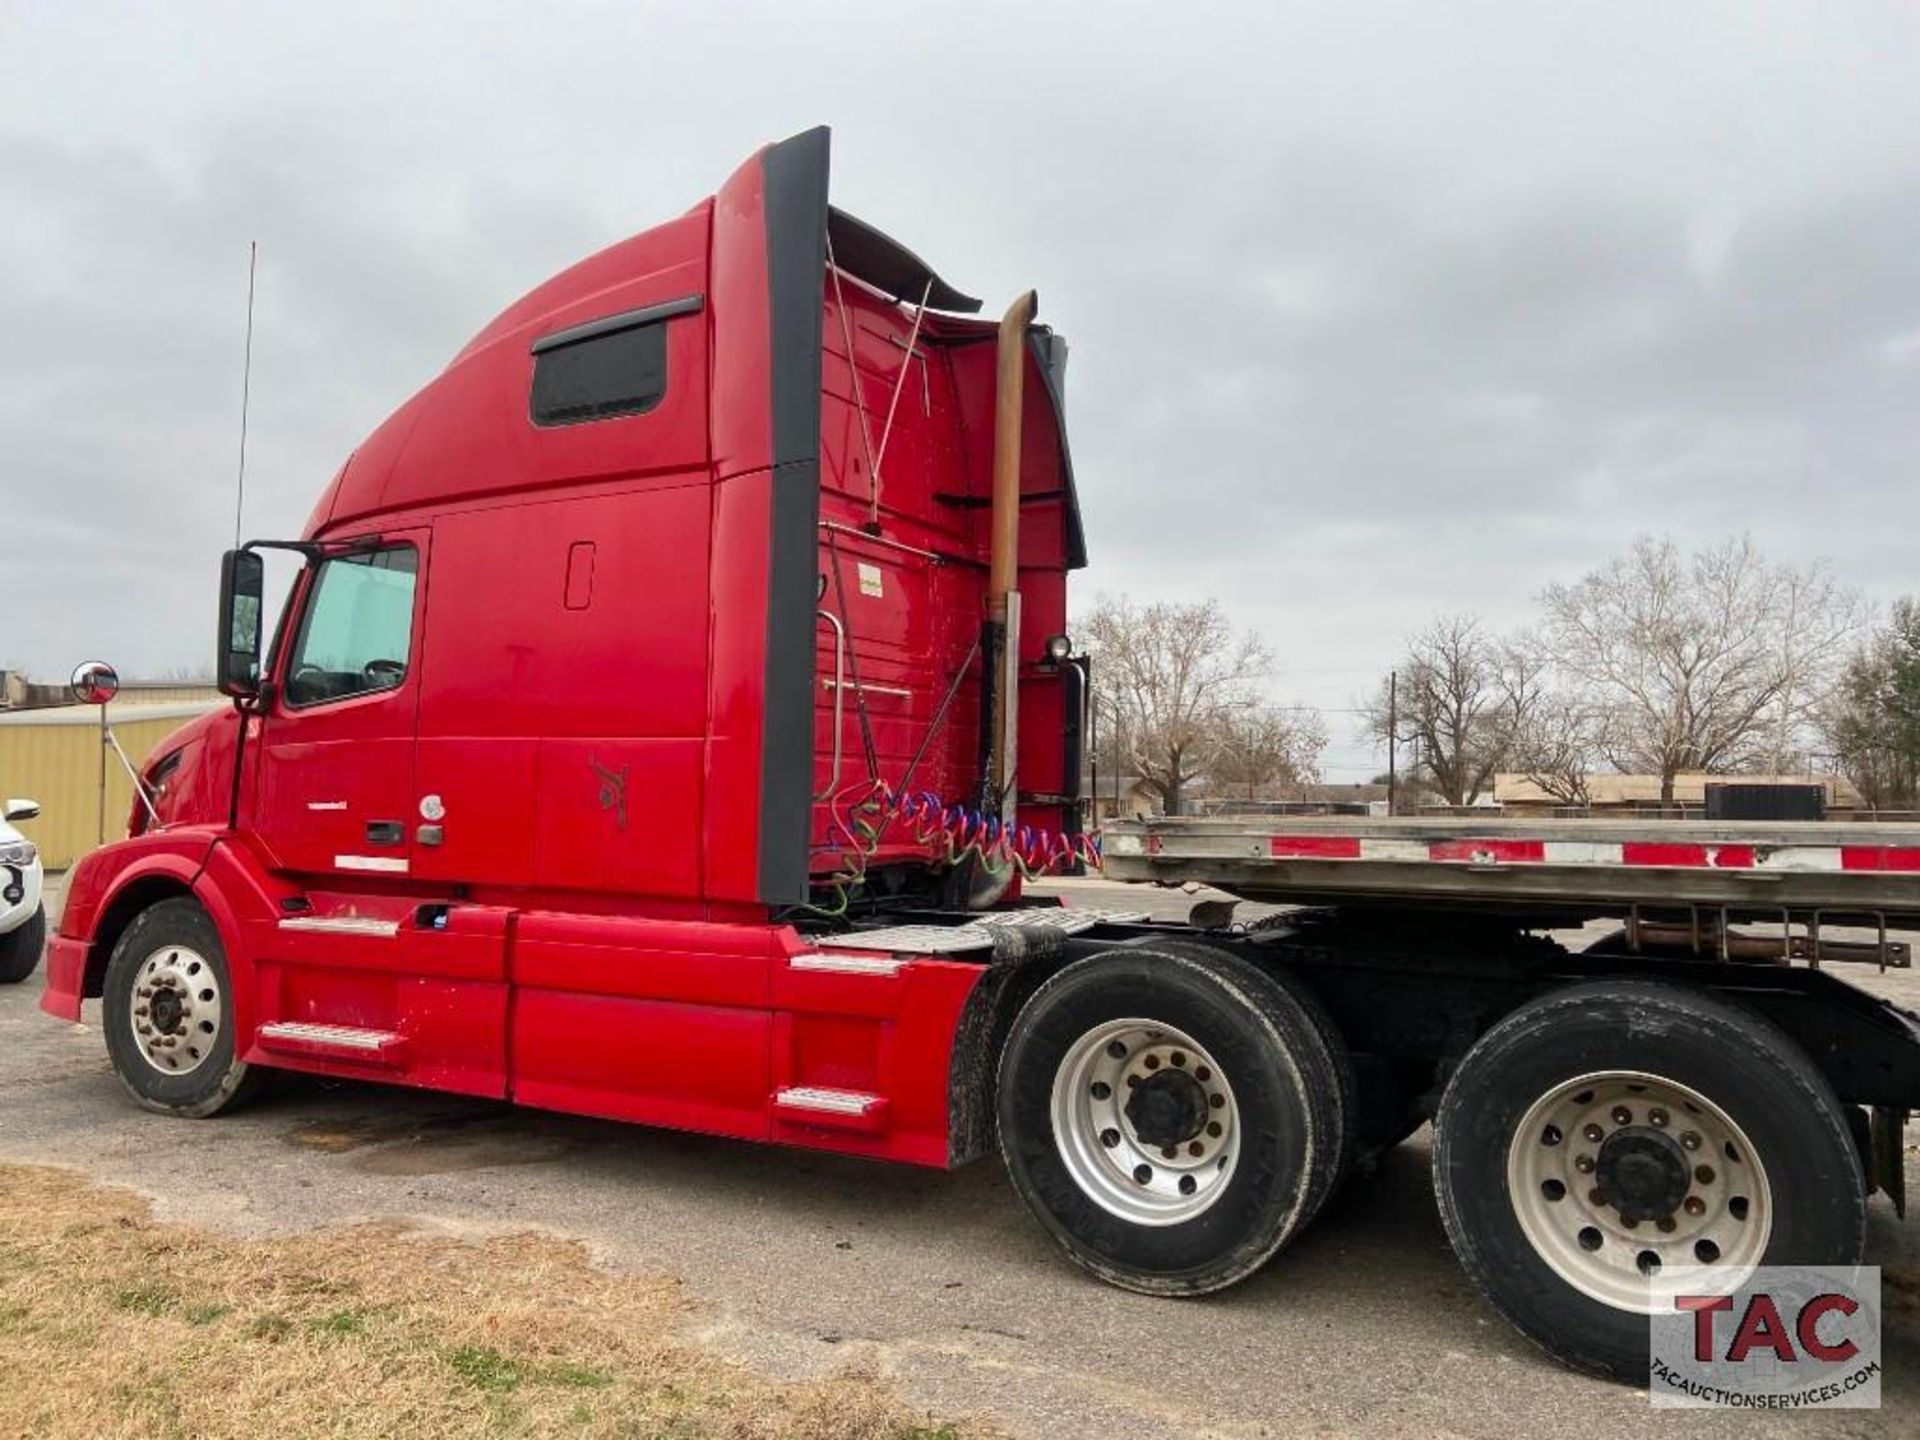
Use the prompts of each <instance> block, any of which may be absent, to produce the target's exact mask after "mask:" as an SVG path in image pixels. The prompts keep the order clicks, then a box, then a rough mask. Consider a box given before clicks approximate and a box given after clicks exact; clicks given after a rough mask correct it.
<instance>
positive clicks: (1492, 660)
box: [1366, 615, 1543, 805]
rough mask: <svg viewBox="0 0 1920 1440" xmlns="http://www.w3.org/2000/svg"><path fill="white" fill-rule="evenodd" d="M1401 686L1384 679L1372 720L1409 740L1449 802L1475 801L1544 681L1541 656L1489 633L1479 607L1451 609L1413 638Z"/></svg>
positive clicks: (1423, 772)
mask: <svg viewBox="0 0 1920 1440" xmlns="http://www.w3.org/2000/svg"><path fill="white" fill-rule="evenodd" d="M1397 673H1398V676H1399V682H1398V686H1397V694H1395V695H1393V696H1392V697H1391V698H1390V696H1389V684H1388V682H1386V681H1382V682H1381V685H1380V690H1379V693H1378V694H1377V695H1376V696H1375V697H1374V698H1373V700H1372V701H1370V702H1369V703H1368V704H1367V706H1366V715H1367V724H1368V728H1369V729H1370V730H1371V731H1372V733H1373V734H1374V736H1375V737H1376V738H1377V739H1378V740H1379V741H1380V742H1381V743H1382V744H1384V743H1386V741H1387V739H1388V737H1389V735H1392V736H1393V738H1394V739H1395V740H1397V741H1398V742H1399V743H1401V744H1405V745H1410V746H1411V747H1412V753H1413V757H1414V763H1413V771H1414V774H1415V775H1416V776H1421V777H1424V778H1425V779H1426V781H1427V782H1428V783H1429V784H1430V785H1431V786H1432V788H1433V789H1434V790H1435V791H1437V792H1438V793H1439V795H1440V796H1441V798H1442V799H1443V800H1445V801H1446V803H1447V804H1449V805H1471V804H1472V803H1473V802H1474V801H1475V800H1477V799H1478V798H1479V797H1480V795H1481V793H1482V792H1483V791H1485V790H1486V788H1487V786H1488V785H1489V784H1491V783H1492V781H1493V776H1494V772H1495V771H1496V770H1498V769H1499V768H1500V766H1501V764H1502V763H1503V762H1504V761H1505V759H1506V756H1507V752H1508V751H1509V750H1510V749H1511V748H1512V746H1513V740H1514V736H1515V734H1516V733H1518V731H1519V729H1520V727H1521V725H1522V724H1523V723H1524V721H1525V720H1526V717H1527V714H1528V712H1529V710H1530V708H1531V707H1532V705H1533V704H1534V703H1535V701H1536V699H1537V697H1538V695H1539V693H1540V688H1541V681H1542V675H1543V665H1542V663H1541V662H1540V661H1539V660H1538V659H1537V658H1536V657H1535V656H1534V655H1533V653H1532V652H1531V651H1530V650H1528V649H1526V648H1524V647H1521V646H1518V645H1513V644H1505V643H1502V642H1501V641H1499V640H1497V639H1495V638H1494V637H1493V636H1490V635H1488V634H1487V633H1486V631H1485V630H1484V629H1483V628H1482V627H1481V624H1480V621H1479V620H1478V619H1477V618H1476V617H1474V616H1472V615H1447V616H1442V617H1441V618H1440V619H1438V620H1435V621H1434V622H1433V623H1432V624H1431V625H1429V626H1428V627H1427V628H1426V629H1425V630H1422V631H1420V632H1419V633H1418V634H1416V635H1413V636H1410V637H1409V638H1408V640H1407V654H1406V657H1405V658H1404V659H1403V660H1402V661H1401V662H1400V665H1399V667H1398V671H1397Z"/></svg>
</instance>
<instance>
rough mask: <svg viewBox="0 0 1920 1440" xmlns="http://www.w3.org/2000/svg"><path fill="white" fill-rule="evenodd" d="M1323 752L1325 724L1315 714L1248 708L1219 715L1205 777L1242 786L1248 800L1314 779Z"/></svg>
mask: <svg viewBox="0 0 1920 1440" xmlns="http://www.w3.org/2000/svg"><path fill="white" fill-rule="evenodd" d="M1326 748H1327V722H1326V721H1325V720H1324V719H1323V718H1322V717H1321V715H1320V712H1319V711H1318V710H1315V709H1312V708H1311V707H1309V706H1295V707H1292V708H1290V709H1284V710H1283V709H1279V708H1277V707H1275V706H1272V705H1253V706H1250V707H1249V708H1247V709H1244V710H1236V711H1231V712H1228V713H1225V714H1223V715H1221V716H1220V718H1219V720H1218V721H1217V723H1216V728H1215V732H1214V735H1213V752H1212V756H1211V758H1210V761H1209V763H1208V766H1207V773H1208V775H1209V776H1210V777H1211V778H1213V779H1216V780H1219V781H1220V782H1221V783H1222V784H1224V785H1232V786H1235V787H1240V786H1244V787H1245V788H1246V792H1247V798H1248V799H1249V800H1252V799H1254V798H1256V796H1257V794H1258V792H1259V791H1260V790H1261V788H1262V787H1264V786H1268V785H1310V784H1312V783H1314V782H1315V781H1317V780H1318V779H1319V778H1320V752H1321V751H1323V750H1325V749H1326Z"/></svg>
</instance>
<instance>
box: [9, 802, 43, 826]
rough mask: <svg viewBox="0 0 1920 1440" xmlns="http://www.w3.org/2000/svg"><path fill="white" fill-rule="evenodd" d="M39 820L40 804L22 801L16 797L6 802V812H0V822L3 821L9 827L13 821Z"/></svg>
mask: <svg viewBox="0 0 1920 1440" xmlns="http://www.w3.org/2000/svg"><path fill="white" fill-rule="evenodd" d="M39 818H40V802H39V801H38V800H22V799H20V798H19V797H18V796H15V797H14V798H13V799H11V800H9V801H7V806H6V810H5V811H4V812H0V820H5V821H6V822H7V823H8V824H9V825H11V824H12V823H13V822H14V821H15V820H38V819H39Z"/></svg>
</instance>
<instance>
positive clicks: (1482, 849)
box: [1427, 840, 1547, 865]
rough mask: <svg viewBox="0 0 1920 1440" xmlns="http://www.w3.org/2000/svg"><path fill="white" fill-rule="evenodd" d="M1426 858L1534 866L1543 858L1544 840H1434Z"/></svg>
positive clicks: (1544, 856)
mask: <svg viewBox="0 0 1920 1440" xmlns="http://www.w3.org/2000/svg"><path fill="white" fill-rule="evenodd" d="M1427 858H1428V859H1429V860H1459V861H1465V862H1466V863H1468V864H1470V865H1538V864H1539V863H1540V862H1541V861H1543V860H1545V859H1546V858H1547V844H1546V841H1544V840H1436V841H1434V842H1433V843H1432V844H1431V845H1429V846H1428V847H1427Z"/></svg>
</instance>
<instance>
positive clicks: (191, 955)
mask: <svg viewBox="0 0 1920 1440" xmlns="http://www.w3.org/2000/svg"><path fill="white" fill-rule="evenodd" d="M132 1001H133V1003H132V1006H131V1014H130V1015H129V1017H128V1018H129V1021H130V1023H131V1025H132V1028H133V1040H134V1044H135V1045H136V1046H138V1047H139V1051H140V1054H141V1056H142V1057H143V1058H144V1059H145V1060H146V1062H147V1063H148V1064H149V1065H151V1066H153V1068H154V1069H156V1070H158V1071H159V1072H160V1073H161V1074H163V1075H185V1074H187V1073H189V1072H190V1071H193V1070H197V1069H199V1068H200V1066H201V1065H203V1064H204V1063H205V1062H206V1060H207V1058H208V1057H209V1056H211V1055H212V1054H213V1050H214V1045H215V1043H216V1041H217V1040H218V1038H219V1034H220V1020H221V1011H222V1008H223V1005H224V997H222V995H221V993H220V982H219V979H218V977H217V976H216V975H215V974H214V971H213V967H212V966H211V965H210V964H208V962H207V960H206V958H205V957H204V956H202V955H200V954H198V953H196V952H195V951H193V950H189V949H187V948H186V947H185V946H181V945H167V946H163V947H162V948H161V949H159V950H156V951H155V952H154V953H153V954H151V955H149V956H148V957H147V958H146V960H145V961H144V962H143V963H142V964H141V966H140V969H139V971H138V972H137V973H136V974H135V976H134V982H133V995H132Z"/></svg>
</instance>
